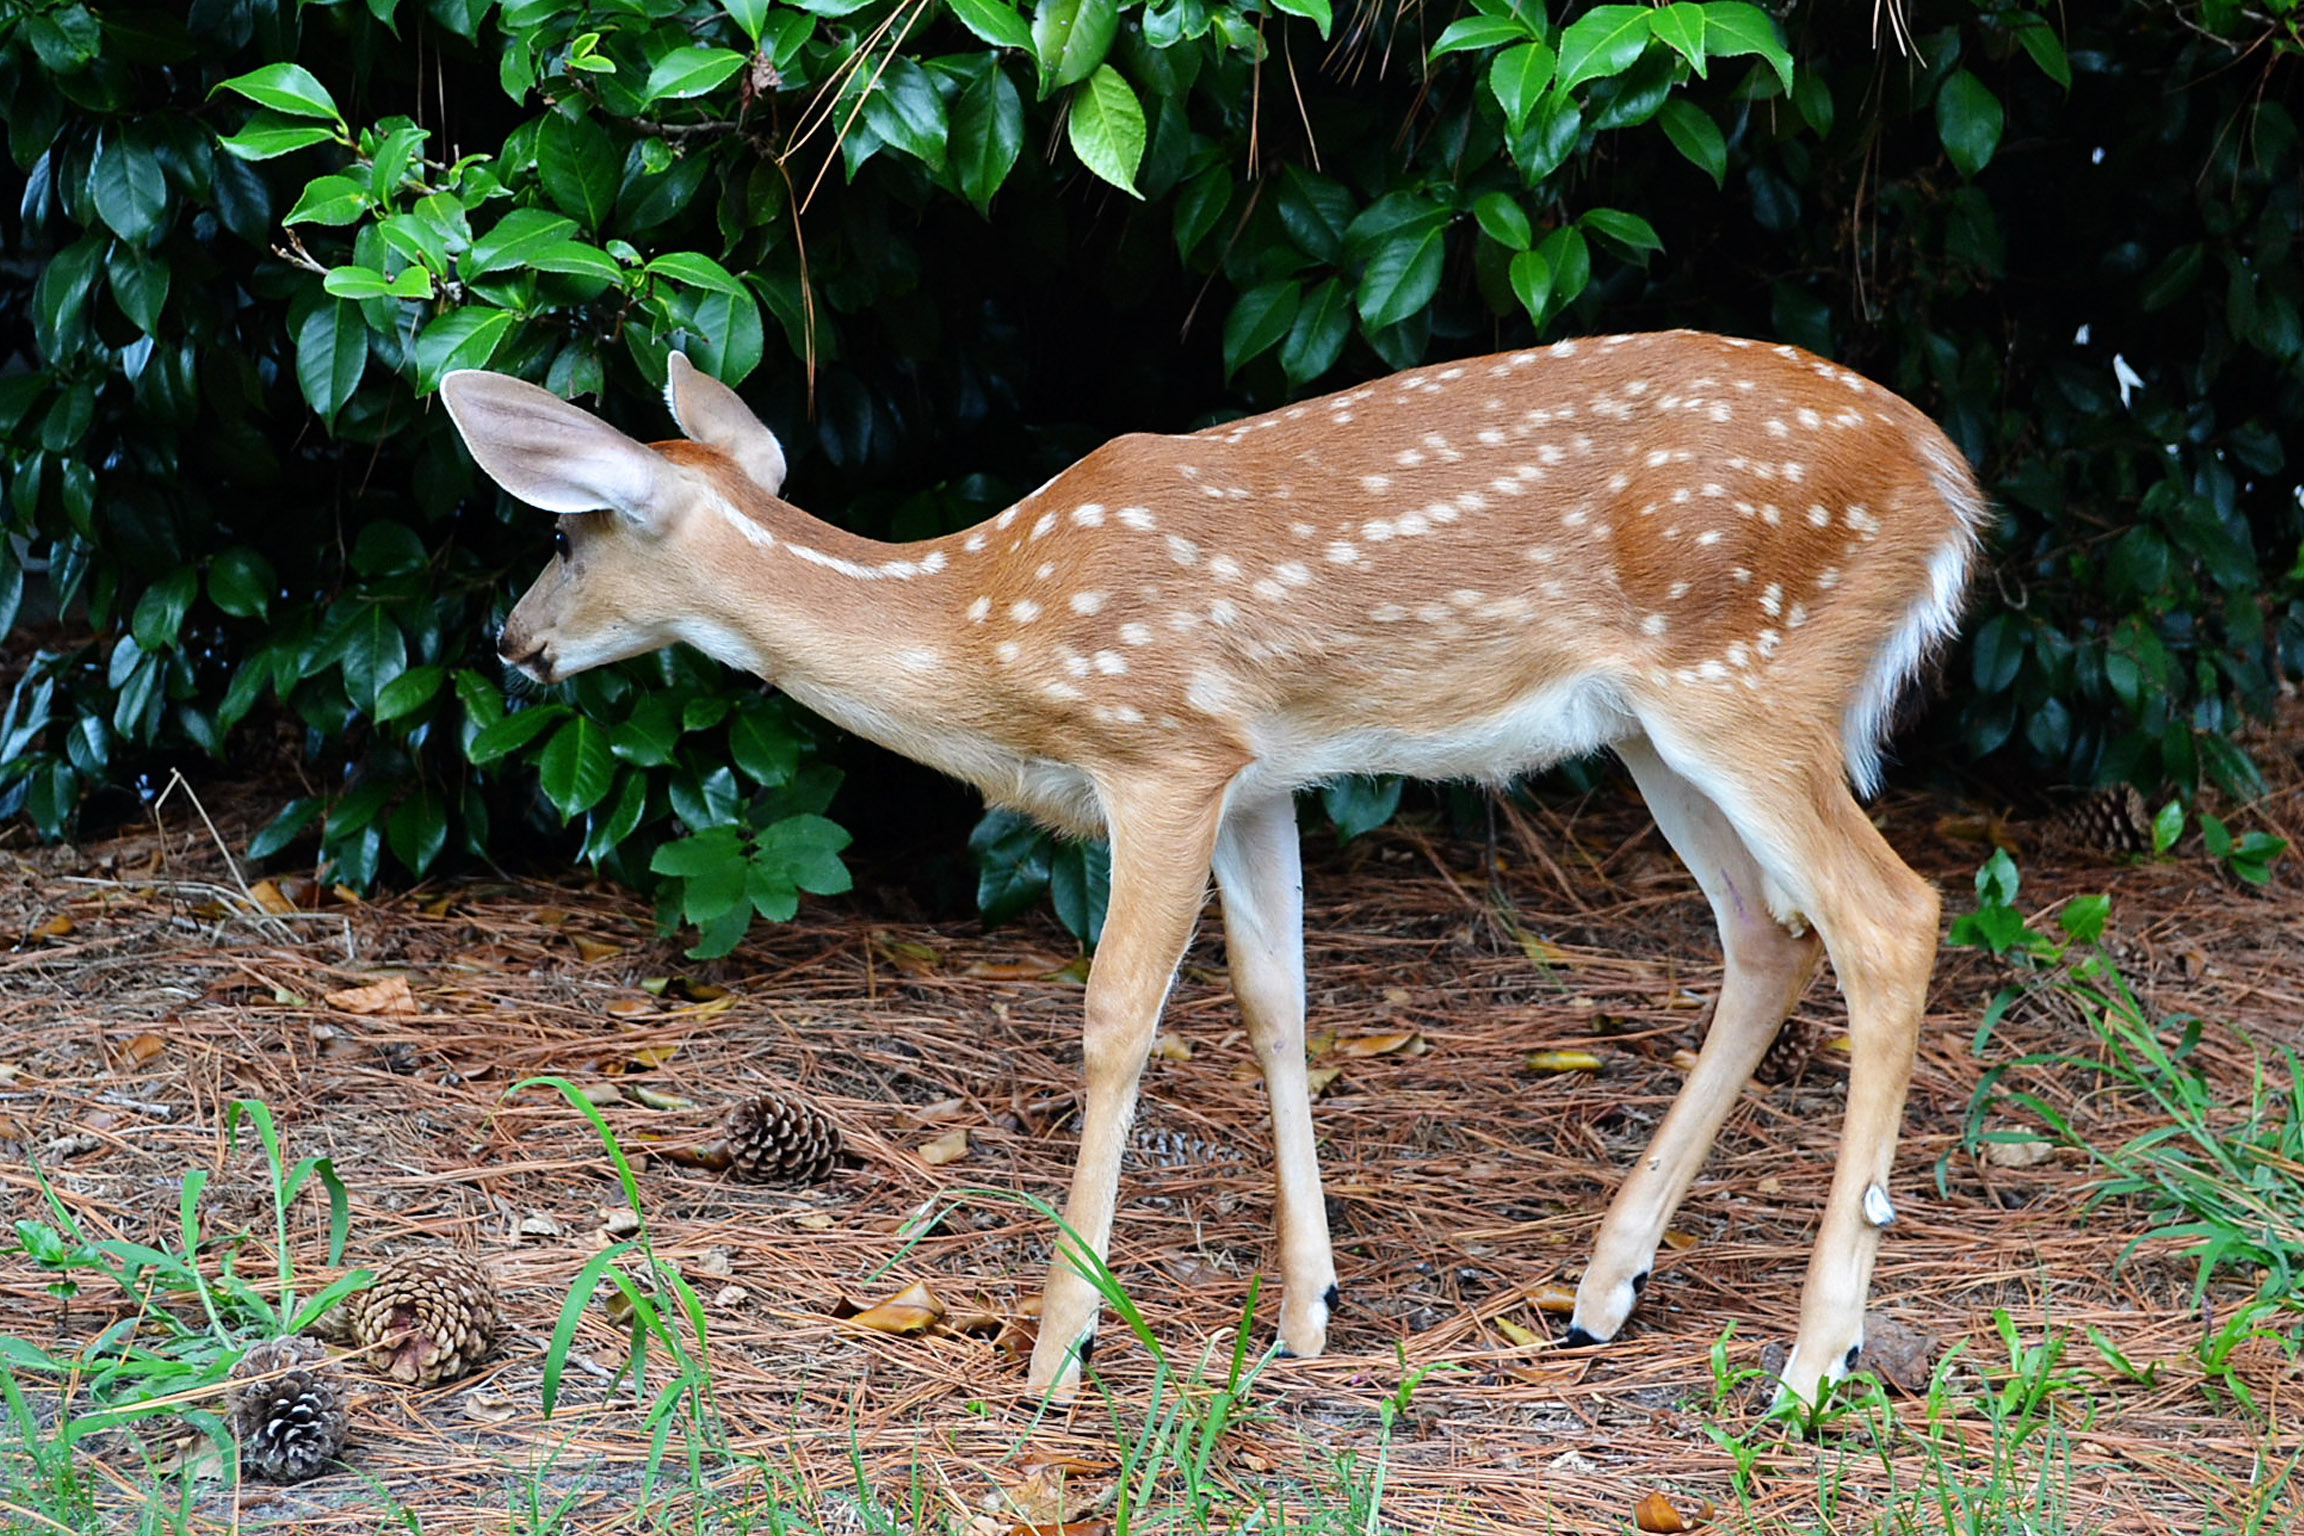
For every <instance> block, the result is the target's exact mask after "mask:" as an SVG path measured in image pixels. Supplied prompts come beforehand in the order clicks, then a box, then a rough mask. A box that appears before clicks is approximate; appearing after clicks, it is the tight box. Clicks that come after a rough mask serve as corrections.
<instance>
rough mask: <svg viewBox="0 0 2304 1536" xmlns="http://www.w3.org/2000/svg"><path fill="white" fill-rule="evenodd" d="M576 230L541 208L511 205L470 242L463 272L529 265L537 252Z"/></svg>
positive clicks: (483, 273)
mask: <svg viewBox="0 0 2304 1536" xmlns="http://www.w3.org/2000/svg"><path fill="white" fill-rule="evenodd" d="M575 232H576V225H575V222H574V221H573V220H570V219H565V218H562V217H560V216H559V215H557V214H551V213H546V212H545V211H544V210H543V209H541V208H515V209H513V210H512V211H511V212H510V213H507V214H505V215H504V217H502V218H500V219H498V220H497V221H496V223H495V225H494V226H493V227H492V228H490V229H489V231H488V232H487V233H486V234H484V235H480V236H477V237H476V238H474V240H473V241H472V249H471V252H470V254H469V255H467V256H466V257H465V261H464V269H463V275H464V276H465V277H466V278H467V279H469V278H475V277H485V276H487V275H488V274H489V273H491V272H501V271H503V270H505V269H506V268H508V267H522V266H529V265H532V264H533V263H534V262H535V259H536V256H537V254H538V253H539V252H541V251H544V250H546V249H549V248H552V247H555V246H559V245H562V244H564V243H566V242H567V240H568V237H569V236H570V235H572V234H574V233H575Z"/></svg>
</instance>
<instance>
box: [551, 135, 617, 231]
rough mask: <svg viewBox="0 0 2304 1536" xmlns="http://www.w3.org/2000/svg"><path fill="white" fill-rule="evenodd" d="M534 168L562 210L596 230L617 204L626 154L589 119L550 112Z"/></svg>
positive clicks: (588, 227)
mask: <svg viewBox="0 0 2304 1536" xmlns="http://www.w3.org/2000/svg"><path fill="white" fill-rule="evenodd" d="M536 173H537V176H538V177H539V178H540V179H541V180H542V181H543V183H544V190H545V192H546V194H547V195H549V196H550V197H551V199H552V201H553V202H554V203H556V204H557V205H559V208H560V211H561V212H562V213H566V214H569V215H572V216H573V217H574V218H576V219H577V220H578V221H579V222H580V223H582V224H583V226H584V227H585V228H586V229H589V230H592V231H593V232H595V233H598V232H599V231H600V230H601V229H602V228H603V227H604V226H605V224H606V222H607V219H608V215H609V214H610V213H611V212H612V211H613V210H614V209H615V207H616V192H617V189H618V188H619V187H621V186H622V185H623V182H624V155H623V152H622V151H621V150H619V149H618V148H617V147H616V143H615V141H614V140H613V139H611V138H610V137H609V136H608V130H607V129H605V128H603V127H601V126H600V125H599V124H598V123H596V122H594V121H593V120H592V119H591V118H589V117H586V116H582V115H577V116H570V115H568V114H567V113H564V112H558V111H555V112H549V113H546V114H545V116H544V120H543V125H542V126H541V127H540V128H538V130H537V132H536Z"/></svg>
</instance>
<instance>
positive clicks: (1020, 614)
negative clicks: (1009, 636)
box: [1008, 597, 1040, 624]
mask: <svg viewBox="0 0 2304 1536" xmlns="http://www.w3.org/2000/svg"><path fill="white" fill-rule="evenodd" d="M1008 617H1010V618H1012V619H1014V620H1015V621H1016V622H1017V623H1019V624H1029V623H1031V622H1032V621H1033V620H1034V619H1036V618H1038V617H1040V605H1039V604H1038V603H1036V602H1034V601H1032V599H1030V598H1028V597H1027V598H1025V599H1023V600H1022V601H1020V602H1014V603H1010V604H1009V605H1008Z"/></svg>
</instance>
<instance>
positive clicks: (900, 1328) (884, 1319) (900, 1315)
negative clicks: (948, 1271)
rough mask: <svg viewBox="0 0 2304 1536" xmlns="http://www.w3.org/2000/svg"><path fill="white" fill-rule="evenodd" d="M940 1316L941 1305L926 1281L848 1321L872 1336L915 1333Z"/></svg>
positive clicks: (913, 1284) (912, 1284)
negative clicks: (876, 1334)
mask: <svg viewBox="0 0 2304 1536" xmlns="http://www.w3.org/2000/svg"><path fill="white" fill-rule="evenodd" d="M943 1315H944V1303H943V1302H941V1301H939V1300H938V1299H937V1297H936V1293H935V1292H934V1291H932V1290H930V1289H928V1282H927V1281H925V1280H915V1281H913V1282H912V1283H911V1284H910V1285H908V1286H906V1287H904V1289H902V1290H901V1291H898V1292H897V1293H896V1294H895V1295H893V1296H891V1297H889V1298H888V1299H887V1300H886V1301H883V1302H881V1303H880V1304H879V1305H878V1306H875V1307H866V1308H865V1309H864V1310H863V1311H861V1312H859V1313H857V1314H856V1315H855V1316H853V1317H851V1318H849V1319H848V1321H849V1322H851V1323H854V1324H855V1325H856V1326H857V1327H859V1328H869V1329H871V1330H872V1331H873V1332H874V1333H918V1332H920V1331H921V1330H922V1329H924V1328H926V1327H928V1325H929V1324H931V1323H933V1322H935V1321H936V1320H937V1319H938V1318H940V1317H942V1316H943Z"/></svg>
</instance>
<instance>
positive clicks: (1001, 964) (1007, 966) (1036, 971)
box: [960, 955, 1071, 981]
mask: <svg viewBox="0 0 2304 1536" xmlns="http://www.w3.org/2000/svg"><path fill="white" fill-rule="evenodd" d="M1070 963H1071V962H1069V961H1065V960H1055V959H1051V958H1049V957H1048V956H1046V955H1020V956H1018V957H1017V958H1016V959H1014V960H971V961H970V962H968V968H967V969H966V970H964V971H962V972H961V973H960V974H961V975H963V976H973V977H975V978H976V979H977V980H979V981H1038V980H1039V979H1040V978H1041V977H1043V976H1053V975H1055V974H1056V973H1057V972H1058V971H1060V970H1062V969H1064V967H1065V966H1066V965H1068V964H1070Z"/></svg>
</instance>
